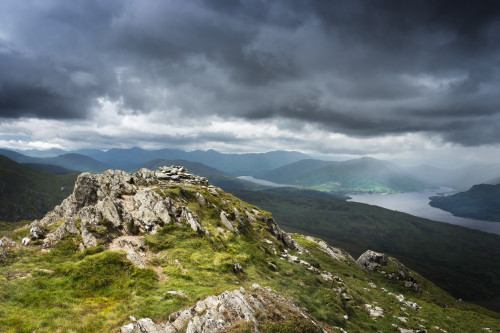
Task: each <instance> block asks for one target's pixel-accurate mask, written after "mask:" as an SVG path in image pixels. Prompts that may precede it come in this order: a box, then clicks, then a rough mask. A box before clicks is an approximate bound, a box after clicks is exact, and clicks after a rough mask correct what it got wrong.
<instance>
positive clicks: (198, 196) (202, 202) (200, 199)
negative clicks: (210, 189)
mask: <svg viewBox="0 0 500 333" xmlns="http://www.w3.org/2000/svg"><path fill="white" fill-rule="evenodd" d="M196 200H198V202H199V203H200V205H202V206H205V205H206V204H207V200H205V197H204V196H203V195H202V194H201V193H199V192H196Z"/></svg>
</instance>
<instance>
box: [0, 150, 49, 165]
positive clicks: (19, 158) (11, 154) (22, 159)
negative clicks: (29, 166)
mask: <svg viewBox="0 0 500 333" xmlns="http://www.w3.org/2000/svg"><path fill="white" fill-rule="evenodd" d="M0 155H3V156H6V157H8V158H10V159H11V160H13V161H16V162H17V163H39V162H40V159H38V158H35V157H30V156H26V155H23V154H21V153H18V152H15V151H12V150H8V149H0Z"/></svg>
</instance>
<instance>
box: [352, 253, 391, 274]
mask: <svg viewBox="0 0 500 333" xmlns="http://www.w3.org/2000/svg"><path fill="white" fill-rule="evenodd" d="M356 263H357V264H358V265H359V266H361V267H363V268H366V269H368V270H369V271H373V270H374V269H375V268H376V267H378V266H387V260H386V259H385V256H384V254H383V253H378V252H375V251H372V250H368V251H366V252H365V253H363V254H362V255H361V256H360V257H359V258H358V260H356Z"/></svg>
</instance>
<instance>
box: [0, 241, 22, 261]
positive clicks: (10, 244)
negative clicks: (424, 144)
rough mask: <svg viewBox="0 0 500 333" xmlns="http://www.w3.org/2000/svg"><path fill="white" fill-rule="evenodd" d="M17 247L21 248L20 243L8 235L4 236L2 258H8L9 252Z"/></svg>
mask: <svg viewBox="0 0 500 333" xmlns="http://www.w3.org/2000/svg"><path fill="white" fill-rule="evenodd" d="M17 248H19V244H17V243H16V242H14V241H13V240H11V239H10V238H8V237H2V239H0V259H5V258H7V256H8V255H9V252H10V251H13V250H16V249H17Z"/></svg>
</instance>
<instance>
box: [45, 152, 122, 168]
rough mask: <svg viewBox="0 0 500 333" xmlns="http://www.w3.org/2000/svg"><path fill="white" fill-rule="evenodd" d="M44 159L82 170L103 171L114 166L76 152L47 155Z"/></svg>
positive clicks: (47, 161) (51, 162)
mask: <svg viewBox="0 0 500 333" xmlns="http://www.w3.org/2000/svg"><path fill="white" fill-rule="evenodd" d="M43 161H44V162H46V163H47V164H54V165H58V166H61V167H64V168H67V169H71V170H78V171H81V172H103V171H105V170H108V169H111V168H112V167H111V166H110V165H108V164H105V163H102V162H99V161H96V160H95V159H93V158H91V157H88V156H85V155H81V154H75V153H70V154H64V155H60V156H57V157H46V158H43Z"/></svg>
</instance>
